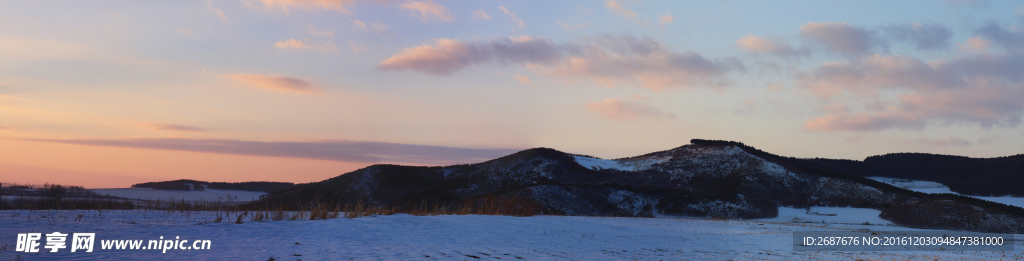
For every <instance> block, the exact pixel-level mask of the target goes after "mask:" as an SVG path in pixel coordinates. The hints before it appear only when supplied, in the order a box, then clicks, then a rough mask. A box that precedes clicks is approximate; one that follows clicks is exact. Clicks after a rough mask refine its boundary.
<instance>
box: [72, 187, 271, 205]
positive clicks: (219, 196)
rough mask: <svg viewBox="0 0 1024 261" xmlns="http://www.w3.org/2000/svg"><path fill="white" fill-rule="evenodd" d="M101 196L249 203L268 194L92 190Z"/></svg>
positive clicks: (208, 190)
mask: <svg viewBox="0 0 1024 261" xmlns="http://www.w3.org/2000/svg"><path fill="white" fill-rule="evenodd" d="M92 191H93V192H96V193H97V194H100V195H108V194H109V195H111V196H117V197H122V198H129V199H142V200H158V199H159V200H170V199H172V198H173V199H174V200H182V199H184V200H186V201H197V200H203V201H221V202H228V201H231V202H248V201H253V200H256V199H258V198H259V197H260V195H263V194H266V193H264V192H259V191H244V190H220V189H207V190H205V191H179V190H159V189H151V188H114V189H92Z"/></svg>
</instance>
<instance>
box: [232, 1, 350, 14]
mask: <svg viewBox="0 0 1024 261" xmlns="http://www.w3.org/2000/svg"><path fill="white" fill-rule="evenodd" d="M357 1H358V0H257V1H247V2H246V6H252V7H256V5H262V6H263V8H264V9H267V10H281V11H283V12H285V13H288V12H290V10H291V9H302V10H307V11H314V10H330V11H336V12H339V13H344V14H348V13H349V10H348V8H349V6H351V5H352V4H354V3H355V2H357Z"/></svg>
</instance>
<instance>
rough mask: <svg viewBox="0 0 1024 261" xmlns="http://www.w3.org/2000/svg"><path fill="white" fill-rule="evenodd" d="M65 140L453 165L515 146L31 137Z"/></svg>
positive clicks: (502, 153)
mask: <svg viewBox="0 0 1024 261" xmlns="http://www.w3.org/2000/svg"><path fill="white" fill-rule="evenodd" d="M27 141H37V142H51V143H62V144H75V145H88V146H104V147H122V148H137V149H156V150H174V151H190V152H203V153H218V154H233V155H247V156H265V157H282V158H301V159H316V160H330V161H341V162H356V163H415V164H425V165H451V164H461V163H476V162H482V161H486V160H490V159H494V158H498V157H501V156H505V155H509V154H512V153H515V152H516V151H517V150H513V149H472V148H456V147H443V146H427V145H414V144H400V143H387V142H366V141H337V140H326V141H315V142H292V141H278V142H264V141H243V140H229V139H164V138H144V139H30V140H27Z"/></svg>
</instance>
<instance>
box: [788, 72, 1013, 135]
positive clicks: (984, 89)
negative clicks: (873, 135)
mask: <svg viewBox="0 0 1024 261" xmlns="http://www.w3.org/2000/svg"><path fill="white" fill-rule="evenodd" d="M1022 66H1024V55H1016V54H1010V55H978V56H969V57H963V58H960V59H955V60H951V61H932V62H924V61H921V60H919V59H916V58H912V57H906V56H879V55H875V56H870V57H860V58H857V59H854V60H852V61H846V62H834V63H826V64H823V65H821V66H819V67H818V68H816V69H814V70H812V71H811V72H810V73H808V74H804V75H802V76H800V80H799V81H798V86H800V87H801V88H802V89H804V90H807V91H809V92H811V93H813V94H815V95H816V96H818V97H819V98H821V99H823V100H825V101H832V102H838V101H846V102H850V103H856V102H861V103H862V105H863V106H862V107H864V109H863V110H860V111H856V112H849V111H826V113H825V114H824V115H821V116H818V117H815V118H812V119H811V120H809V121H808V122H807V123H806V124H805V126H804V127H805V128H807V129H811V130H819V131H840V130H848V131H878V130H885V129H892V128H897V129H915V130H920V129H923V128H925V127H926V126H927V125H928V124H942V123H945V124H951V123H965V124H977V125H979V126H981V127H984V128H991V127H993V126H1016V125H1019V124H1020V122H1021V114H1022V112H1024V103H1021V102H1020V101H1021V100H1024V88H1022V87H1024V82H1022V80H1024V79H1022V76H1021V75H1020V73H1019V71H1020V69H1019V68H1021V67H1022ZM884 93H890V94H889V96H891V97H894V98H895V100H892V99H884V98H885V97H886V95H884Z"/></svg>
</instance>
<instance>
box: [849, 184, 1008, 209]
mask: <svg viewBox="0 0 1024 261" xmlns="http://www.w3.org/2000/svg"><path fill="white" fill-rule="evenodd" d="M868 178H869V179H873V180H877V181H881V182H885V183H889V184H892V185H893V186H897V187H901V188H905V189H909V190H913V191H917V192H924V193H952V194H960V193H956V192H953V191H951V190H949V187H946V185H942V183H938V182H931V181H921V180H909V179H897V178H885V177H868ZM964 196H968V197H972V198H980V199H984V200H988V201H992V202H999V203H1003V204H1007V205H1010V206H1018V207H1024V198H1022V197H1010V196H1004V197H979V196H971V195H964Z"/></svg>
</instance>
